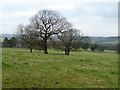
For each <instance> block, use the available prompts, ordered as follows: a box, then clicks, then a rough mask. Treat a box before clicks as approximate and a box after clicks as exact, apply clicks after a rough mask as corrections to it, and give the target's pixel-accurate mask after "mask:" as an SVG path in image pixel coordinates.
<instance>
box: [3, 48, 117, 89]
mask: <svg viewBox="0 0 120 90" xmlns="http://www.w3.org/2000/svg"><path fill="white" fill-rule="evenodd" d="M2 87H3V88H33V87H34V88H117V87H118V55H117V54H116V53H106V52H104V53H96V52H85V51H81V52H80V51H79V52H71V53H70V55H68V56H67V55H64V52H62V51H55V50H53V49H49V54H48V55H45V54H44V53H43V52H38V51H33V52H32V53H30V52H29V51H28V49H19V48H3V49H2Z"/></svg>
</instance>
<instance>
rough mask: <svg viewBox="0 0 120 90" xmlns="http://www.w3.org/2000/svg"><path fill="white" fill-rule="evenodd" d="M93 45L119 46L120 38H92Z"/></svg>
mask: <svg viewBox="0 0 120 90" xmlns="http://www.w3.org/2000/svg"><path fill="white" fill-rule="evenodd" d="M90 38H91V41H92V42H93V43H97V44H117V43H118V40H120V37H117V36H115V37H90Z"/></svg>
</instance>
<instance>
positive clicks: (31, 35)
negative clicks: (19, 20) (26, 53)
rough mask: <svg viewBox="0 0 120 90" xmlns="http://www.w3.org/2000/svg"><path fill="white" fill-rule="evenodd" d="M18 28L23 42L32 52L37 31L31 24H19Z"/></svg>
mask: <svg viewBox="0 0 120 90" xmlns="http://www.w3.org/2000/svg"><path fill="white" fill-rule="evenodd" d="M18 30H19V33H18V36H19V39H20V41H21V43H22V44H23V45H25V46H27V47H28V48H29V49H30V52H32V49H33V48H34V45H35V43H36V35H35V34H36V33H35V31H34V29H33V27H32V26H31V25H26V26H24V25H19V26H18Z"/></svg>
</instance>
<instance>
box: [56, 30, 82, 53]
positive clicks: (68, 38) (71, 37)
mask: <svg viewBox="0 0 120 90" xmlns="http://www.w3.org/2000/svg"><path fill="white" fill-rule="evenodd" d="M78 34H79V36H80V33H79V30H77V29H76V28H71V29H69V30H66V31H63V32H62V33H60V35H58V38H59V39H60V40H61V41H62V42H63V43H64V47H65V48H64V50H65V55H69V52H70V49H71V46H72V44H73V43H74V41H75V40H77V37H78Z"/></svg>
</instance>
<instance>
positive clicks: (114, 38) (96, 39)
mask: <svg viewBox="0 0 120 90" xmlns="http://www.w3.org/2000/svg"><path fill="white" fill-rule="evenodd" d="M0 35H1V37H0V40H2V41H3V40H4V38H5V37H7V38H9V39H10V38H11V37H14V36H15V35H14V34H0ZM52 38H53V39H54V40H57V38H56V37H55V36H52ZM118 38H119V39H118ZM90 39H91V41H92V43H96V44H114V45H115V44H117V43H118V40H119V42H120V36H119V37H117V36H111V37H94V36H90Z"/></svg>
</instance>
